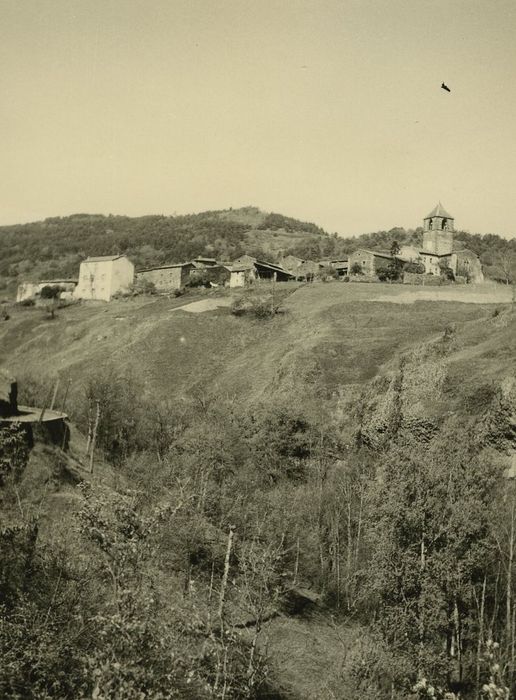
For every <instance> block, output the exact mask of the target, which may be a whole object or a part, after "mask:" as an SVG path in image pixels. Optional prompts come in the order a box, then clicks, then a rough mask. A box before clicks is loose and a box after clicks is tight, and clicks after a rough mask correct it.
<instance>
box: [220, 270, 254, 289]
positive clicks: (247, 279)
mask: <svg viewBox="0 0 516 700" xmlns="http://www.w3.org/2000/svg"><path fill="white" fill-rule="evenodd" d="M227 270H228V271H229V283H228V286H229V287H230V288H233V287H246V286H247V285H248V284H252V282H254V280H255V279H256V271H255V269H254V267H249V266H248V265H228V266H227Z"/></svg>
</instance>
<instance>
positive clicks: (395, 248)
mask: <svg viewBox="0 0 516 700" xmlns="http://www.w3.org/2000/svg"><path fill="white" fill-rule="evenodd" d="M389 252H390V254H391V255H392V256H395V255H399V254H400V252H401V248H400V244H399V243H398V241H393V242H392V245H391V249H390V251H389Z"/></svg>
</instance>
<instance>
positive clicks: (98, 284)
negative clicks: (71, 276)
mask: <svg viewBox="0 0 516 700" xmlns="http://www.w3.org/2000/svg"><path fill="white" fill-rule="evenodd" d="M133 282H134V265H133V263H132V262H131V261H130V260H129V258H128V257H127V256H126V255H103V256H100V257H90V258H86V260H83V262H82V263H81V267H80V270H79V283H78V285H77V287H76V288H75V292H74V298H75V299H95V300H99V301H110V299H111V298H112V297H113V296H114V295H115V294H117V293H118V292H124V291H127V290H128V289H129V288H130V286H131V285H132V283H133Z"/></svg>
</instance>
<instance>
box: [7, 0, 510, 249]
mask: <svg viewBox="0 0 516 700" xmlns="http://www.w3.org/2000/svg"><path fill="white" fill-rule="evenodd" d="M515 73H516V3H515V2H514V0H489V2H487V1H486V0H339V1H336V0H310V1H309V0H238V1H237V0H0V224H14V223H21V222H26V221H35V220H40V219H43V218H45V217H48V216H65V215H68V214H72V213H80V212H88V213H102V214H109V213H112V214H125V215H129V216H139V215H144V214H165V215H172V214H187V213H193V212H199V211H206V210H211V209H226V208H229V207H234V208H237V207H241V206H246V205H254V206H259V207H260V208H261V209H264V210H266V211H275V212H278V213H282V214H285V215H287V216H294V217H296V218H300V219H303V220H307V221H312V222H314V223H317V224H318V225H320V226H323V227H324V228H325V229H326V230H327V231H330V232H334V231H336V232H338V233H339V234H341V235H344V236H348V235H356V234H360V233H365V232H369V231H375V230H379V229H387V230H388V229H390V228H392V227H394V226H404V227H406V228H409V227H415V226H418V225H420V224H421V223H422V219H423V217H424V216H426V215H427V214H428V212H429V211H430V210H431V209H432V208H433V207H434V205H435V204H436V203H437V202H438V201H439V200H440V201H442V203H443V205H444V206H445V207H446V209H447V210H448V211H449V212H450V213H451V214H452V215H454V216H455V221H456V227H458V228H460V229H464V230H469V231H471V232H480V233H486V232H492V233H498V234H500V235H503V236H506V237H513V236H514V235H516V187H515V185H516V176H515V174H516V138H515V129H516V126H515V125H516V80H515V79H514V76H515ZM443 81H444V82H445V83H446V84H447V85H448V86H449V87H450V89H451V92H450V93H447V92H445V91H444V90H442V89H441V87H440V86H441V82H443Z"/></svg>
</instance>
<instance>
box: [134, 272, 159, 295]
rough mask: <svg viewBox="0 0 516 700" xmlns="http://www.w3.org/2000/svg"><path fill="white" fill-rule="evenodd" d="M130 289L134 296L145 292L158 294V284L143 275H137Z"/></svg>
mask: <svg viewBox="0 0 516 700" xmlns="http://www.w3.org/2000/svg"><path fill="white" fill-rule="evenodd" d="M129 291H130V294H131V295H132V296H133V297H137V296H141V295H144V294H156V285H155V284H154V282H151V281H150V280H147V279H145V278H142V277H137V278H136V279H135V280H134V282H133V283H132V285H131V286H130V287H129Z"/></svg>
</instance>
